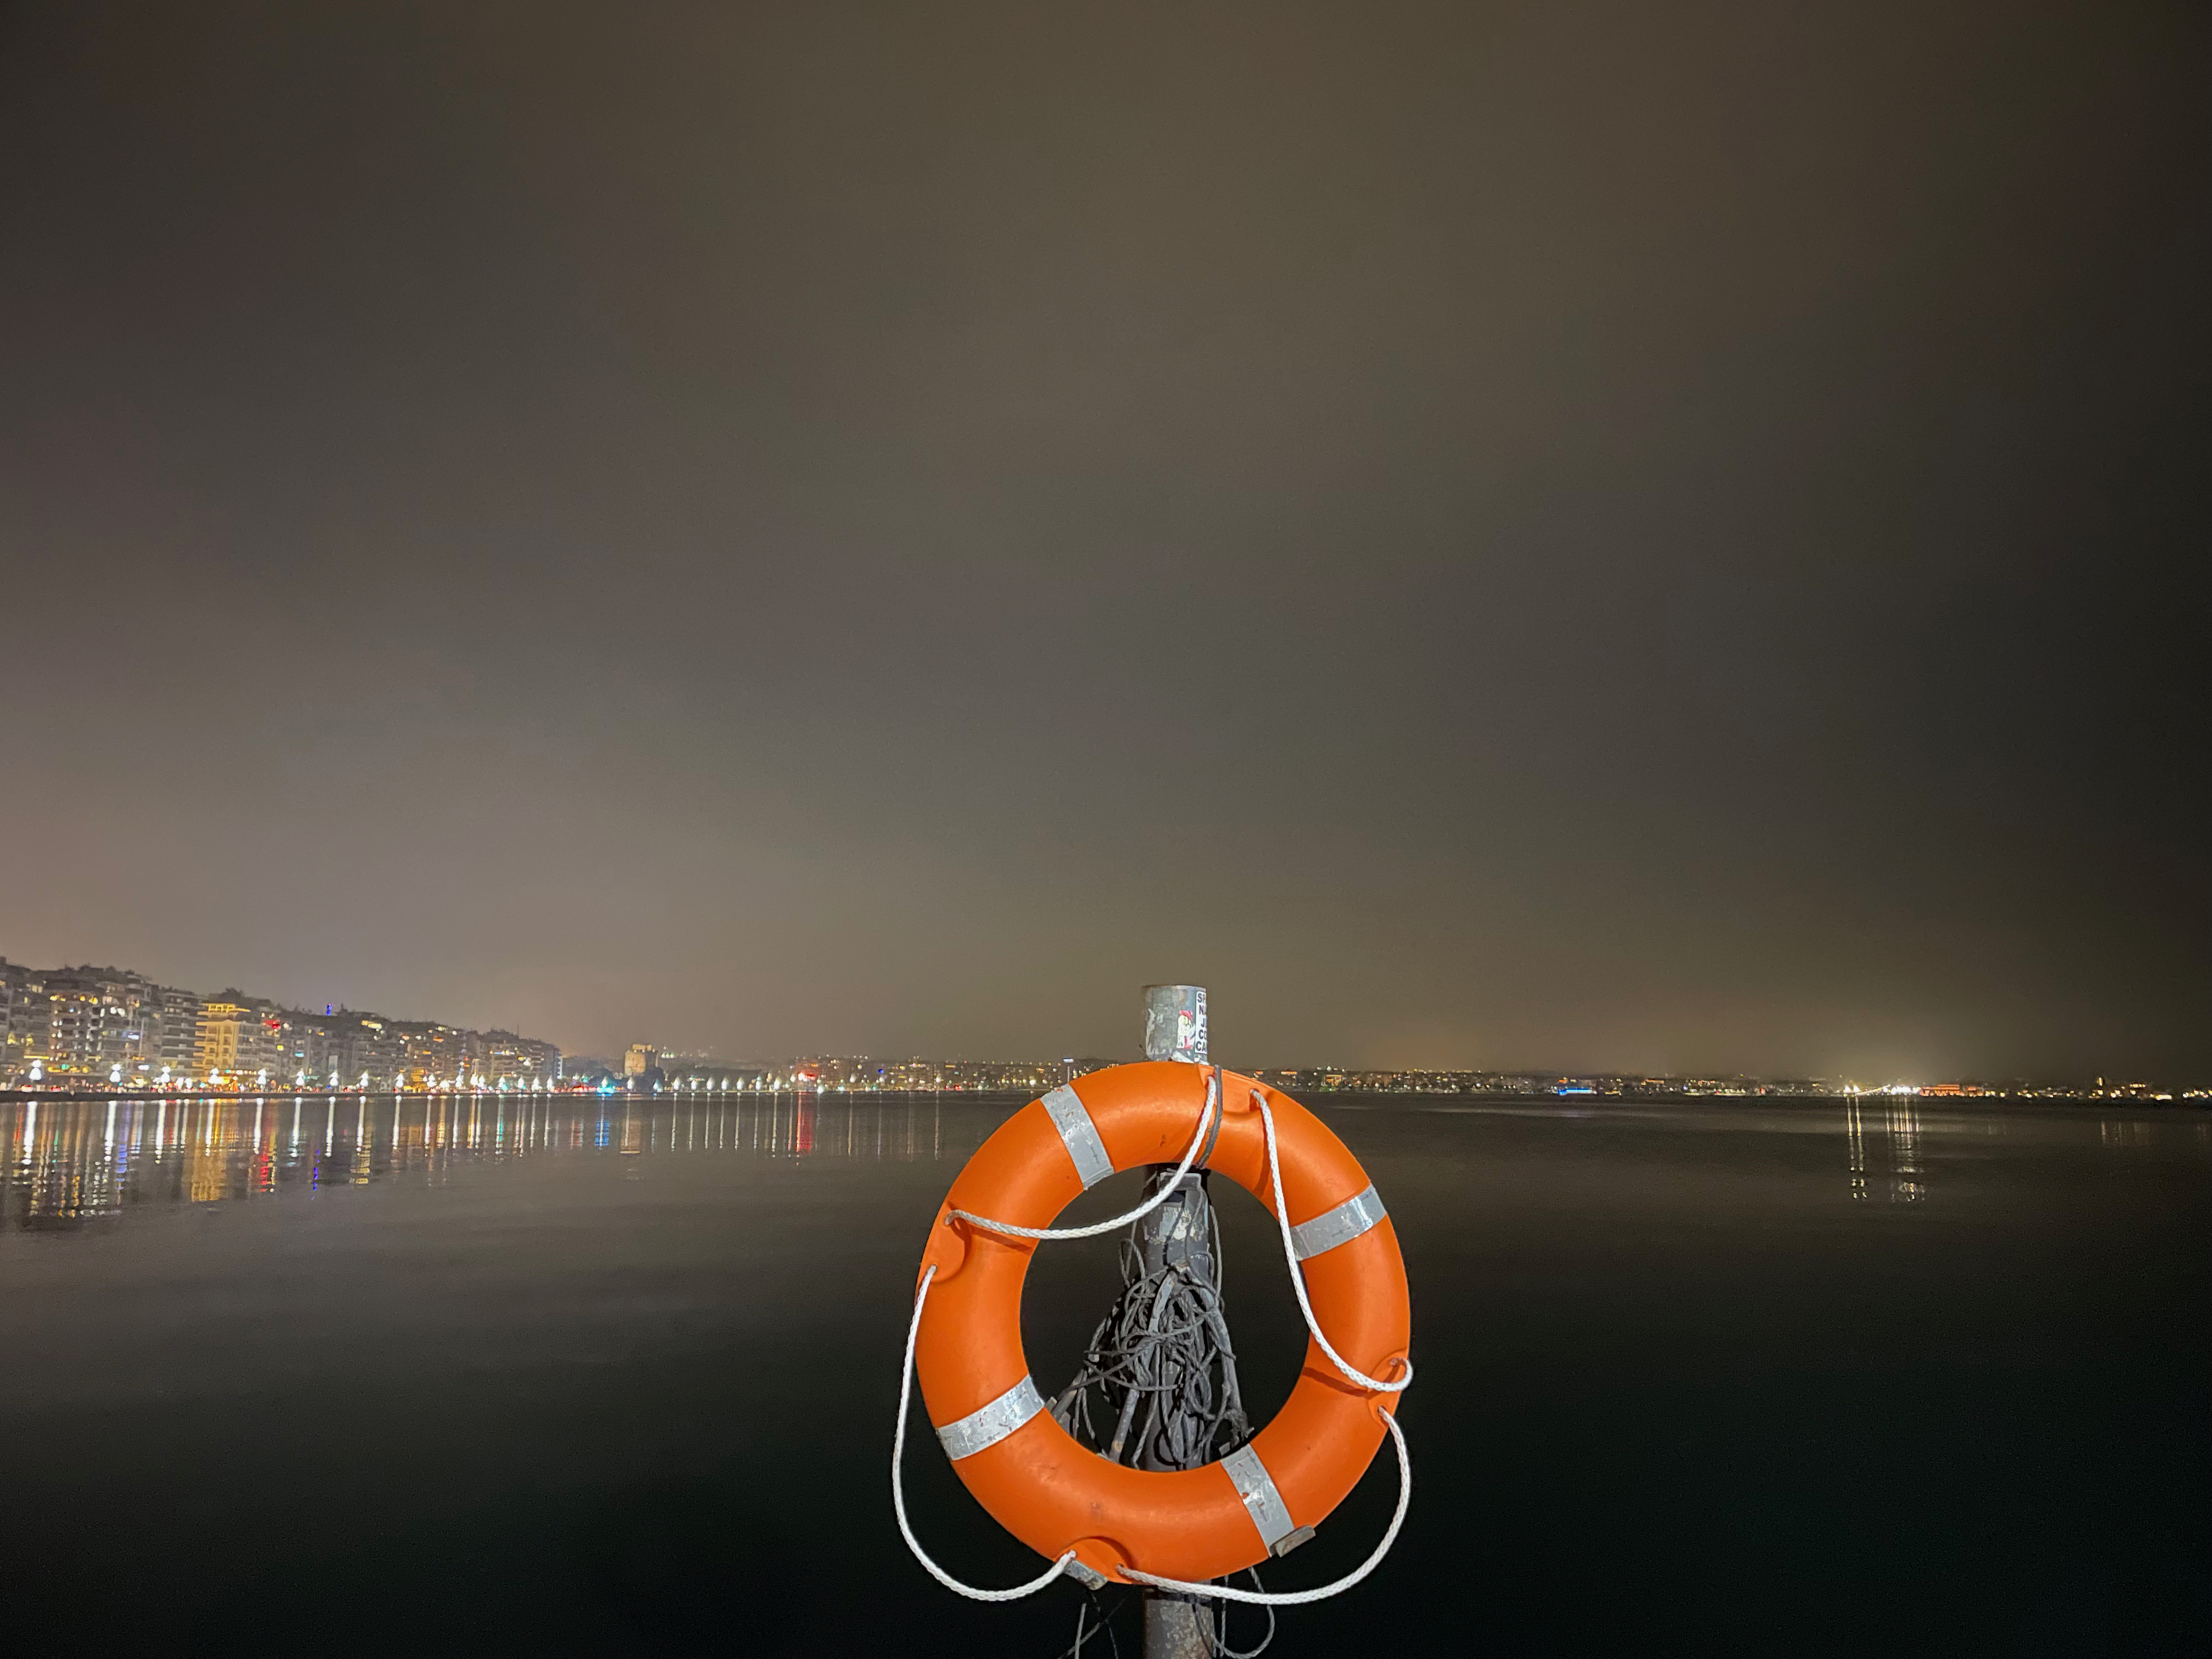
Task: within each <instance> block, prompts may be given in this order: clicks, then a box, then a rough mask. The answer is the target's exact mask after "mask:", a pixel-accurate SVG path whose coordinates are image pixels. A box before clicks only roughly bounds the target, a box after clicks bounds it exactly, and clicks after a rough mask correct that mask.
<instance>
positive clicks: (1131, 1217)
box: [951, 1074, 1221, 1238]
mask: <svg viewBox="0 0 2212 1659" xmlns="http://www.w3.org/2000/svg"><path fill="white" fill-rule="evenodd" d="M1220 1109H1221V1079H1220V1077H1219V1076H1218V1074H1216V1075H1213V1076H1209V1077H1208V1078H1207V1079H1206V1103H1205V1104H1204V1105H1202V1106H1200V1108H1199V1109H1198V1133H1195V1134H1194V1135H1193V1136H1191V1138H1190V1150H1189V1151H1188V1152H1185V1153H1184V1154H1183V1155H1182V1163H1180V1164H1176V1172H1175V1180H1174V1181H1164V1182H1160V1183H1159V1190H1158V1191H1157V1192H1155V1193H1154V1194H1152V1196H1151V1197H1150V1198H1148V1199H1146V1200H1145V1201H1144V1202H1143V1203H1142V1204H1139V1206H1137V1207H1136V1208H1135V1209H1133V1210H1132V1211H1130V1212H1129V1213H1128V1214H1127V1215H1117V1216H1115V1218H1113V1219H1112V1220H1111V1221H1102V1222H1100V1223H1099V1224H1098V1225H1097V1226H1095V1227H1017V1226H1016V1225H1014V1224H1013V1223H1012V1222H1011V1221H994V1220H992V1219H991V1218H989V1217H988V1216H981V1215H974V1214H971V1213H969V1212H968V1211H966V1210H954V1211H952V1212H951V1214H953V1215H957V1216H958V1217H959V1218H961V1219H962V1220H963V1221H965V1222H967V1223H969V1225H972V1226H977V1227H981V1228H985V1229H987V1231H991V1232H994V1233H1011V1234H1012V1236H1013V1237H1016V1238H1096V1237H1098V1235H1099V1234H1101V1233H1110V1232H1112V1231H1115V1229H1116V1228H1117V1227H1126V1226H1127V1225H1129V1224H1130V1223H1131V1222H1133V1221H1141V1220H1142V1219H1144V1218H1145V1217H1146V1216H1148V1215H1150V1214H1151V1213H1152V1212H1153V1211H1154V1210H1157V1209H1158V1208H1159V1207H1160V1206H1161V1205H1163V1204H1164V1203H1166V1202H1167V1201H1168V1199H1169V1198H1170V1196H1171V1195H1172V1194H1174V1192H1175V1189H1176V1182H1179V1181H1181V1180H1182V1178H1183V1177H1184V1176H1187V1175H1188V1174H1189V1173H1190V1166H1191V1165H1192V1164H1194V1163H1196V1162H1197V1161H1198V1153H1199V1149H1200V1147H1201V1146H1205V1145H1206V1120H1207V1118H1208V1117H1209V1116H1212V1115H1218V1114H1219V1112H1220Z"/></svg>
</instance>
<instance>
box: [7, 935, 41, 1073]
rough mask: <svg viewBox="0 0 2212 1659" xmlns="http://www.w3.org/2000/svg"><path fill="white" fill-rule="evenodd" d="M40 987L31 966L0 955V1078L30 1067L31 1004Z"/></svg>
mask: <svg viewBox="0 0 2212 1659" xmlns="http://www.w3.org/2000/svg"><path fill="white" fill-rule="evenodd" d="M43 988H44V987H43V986H42V984H41V982H40V978H39V975H37V974H36V973H35V972H33V970H32V969H28V968H26V967H24V966H23V965H22V964H21V963H15V962H10V961H9V960H8V958H7V957H0V1080H10V1079H15V1078H16V1077H19V1076H21V1074H22V1073H25V1072H27V1071H28V1070H29V1069H30V1064H31V1056H30V1030H31V1004H32V1000H33V998H34V997H36V996H37V995H38V994H40V991H41V990H42V989H43Z"/></svg>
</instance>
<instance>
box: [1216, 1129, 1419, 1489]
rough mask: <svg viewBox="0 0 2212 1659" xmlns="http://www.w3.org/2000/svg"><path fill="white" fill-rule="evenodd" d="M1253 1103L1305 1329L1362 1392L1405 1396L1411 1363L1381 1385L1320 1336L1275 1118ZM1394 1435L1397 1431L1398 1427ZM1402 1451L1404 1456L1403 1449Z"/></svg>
mask: <svg viewBox="0 0 2212 1659" xmlns="http://www.w3.org/2000/svg"><path fill="white" fill-rule="evenodd" d="M1252 1103H1253V1104H1254V1105H1255V1106H1257V1107H1258V1108H1259V1109H1260V1122H1261V1127H1264V1128H1265V1129H1266V1130H1267V1174H1268V1176H1270V1177H1271V1178H1272V1179H1273V1182H1274V1183H1275V1222H1276V1225H1278V1226H1279V1227H1280V1228H1281V1229H1282V1230H1283V1260H1284V1261H1287V1262H1289V1263H1290V1264H1291V1289H1292V1290H1294V1291H1297V1293H1298V1311H1299V1312H1300V1313H1302V1314H1304V1316H1306V1328H1307V1329H1308V1330H1310V1331H1311V1332H1312V1333H1313V1340H1315V1341H1316V1342H1318V1343H1320V1344H1321V1351H1322V1352H1323V1353H1325V1354H1327V1355H1328V1357H1329V1359H1330V1360H1331V1362H1332V1363H1334V1365H1335V1366H1336V1368H1337V1370H1340V1371H1342V1372H1343V1373H1344V1375H1345V1376H1346V1379H1347V1380H1349V1381H1351V1382H1353V1383H1358V1385H1359V1386H1360V1387H1361V1388H1363V1389H1374V1390H1375V1391H1376V1393H1377V1394H1400V1393H1402V1392H1403V1391H1404V1390H1405V1388H1406V1385H1407V1383H1411V1382H1412V1381H1413V1361H1412V1360H1410V1359H1401V1360H1398V1361H1396V1362H1395V1363H1396V1364H1399V1365H1401V1366H1402V1367H1403V1368H1404V1369H1405V1372H1406V1374H1405V1375H1404V1376H1401V1377H1400V1378H1399V1379H1398V1380H1397V1381H1396V1382H1395V1383H1379V1382H1377V1381H1376V1379H1375V1378H1373V1377H1371V1376H1368V1375H1367V1373H1366V1372H1365V1371H1362V1370H1353V1369H1352V1366H1351V1365H1350V1364H1347V1363H1346V1360H1345V1358H1344V1356H1343V1355H1342V1354H1340V1353H1339V1352H1337V1351H1336V1349H1335V1348H1334V1346H1331V1345H1330V1343H1329V1340H1328V1338H1327V1337H1325V1336H1323V1335H1322V1334H1321V1322H1320V1321H1319V1320H1317V1319H1316V1318H1315V1317H1314V1310H1313V1304H1312V1303H1310V1302H1309V1301H1307V1300H1306V1273H1305V1269H1304V1267H1301V1266H1300V1265H1299V1264H1298V1251H1297V1246H1296V1245H1295V1244H1293V1243H1291V1210H1290V1206H1288V1205H1287V1204H1285V1203H1284V1202H1283V1161H1282V1159H1281V1158H1279V1157H1277V1156H1276V1153H1275V1115H1274V1114H1273V1112H1271V1111H1269V1110H1268V1109H1267V1102H1266V1101H1265V1100H1264V1099H1262V1098H1261V1094H1260V1091H1258V1090H1257V1089H1255V1090H1254V1091H1252ZM1393 1432H1395V1427H1394V1429H1393ZM1402 1451H1403V1447H1402V1446H1401V1454H1402Z"/></svg>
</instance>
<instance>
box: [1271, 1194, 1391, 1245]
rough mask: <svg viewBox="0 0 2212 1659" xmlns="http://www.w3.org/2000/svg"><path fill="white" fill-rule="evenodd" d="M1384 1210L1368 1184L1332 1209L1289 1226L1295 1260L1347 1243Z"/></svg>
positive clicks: (1370, 1224) (1381, 1202)
mask: <svg viewBox="0 0 2212 1659" xmlns="http://www.w3.org/2000/svg"><path fill="white" fill-rule="evenodd" d="M1388 1213H1389V1212H1388V1211H1386V1210H1384V1209H1383V1200H1382V1199H1381V1198H1380V1197H1379V1196H1378V1195H1377V1194H1376V1191H1375V1189H1374V1188H1372V1187H1370V1188H1368V1189H1367V1190H1366V1191H1365V1192H1364V1193H1354V1194H1352V1196H1351V1197H1350V1198H1347V1199H1346V1200H1344V1202H1343V1203H1341V1204H1340V1205H1338V1206H1336V1207H1335V1208H1334V1209H1333V1210H1329V1211H1327V1212H1324V1213H1322V1214H1321V1215H1317V1216H1316V1217H1315V1218H1313V1219H1312V1220H1311V1221H1301V1222H1300V1223H1299V1224H1298V1225H1297V1226H1295V1227H1293V1228H1291V1247H1292V1248H1293V1249H1296V1250H1297V1253H1298V1260H1299V1261H1305V1260H1307V1259H1308V1258H1309V1257H1310V1256H1316V1255H1320V1254H1321V1253H1322V1251H1323V1250H1333V1249H1335V1248H1336V1247H1337V1246H1338V1245H1340V1244H1349V1243H1352V1240H1353V1239H1355V1238H1357V1237H1359V1235H1360V1234H1362V1233H1364V1232H1365V1231H1367V1230H1368V1229H1369V1228H1370V1227H1372V1226H1373V1225H1375V1224H1376V1222H1378V1221H1380V1220H1381V1219H1382V1218H1383V1217H1384V1216H1385V1215H1386V1214H1388Z"/></svg>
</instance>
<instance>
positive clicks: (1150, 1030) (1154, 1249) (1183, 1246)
mask: <svg viewBox="0 0 2212 1659" xmlns="http://www.w3.org/2000/svg"><path fill="white" fill-rule="evenodd" d="M1206 1050H1207V1042H1206V987H1204V986H1203V985H1147V986H1146V987H1145V1058H1146V1060H1179V1061H1182V1062H1183V1063H1185V1064H1187V1065H1193V1066H1203V1065H1205V1064H1206ZM1174 1175H1175V1166H1174V1165H1173V1164H1159V1165H1155V1166H1154V1167H1153V1170H1152V1180H1153V1181H1154V1182H1162V1181H1167V1180H1171V1179H1173V1177H1174ZM1176 1187H1177V1191H1176V1194H1175V1196H1174V1197H1172V1198H1170V1199H1169V1200H1167V1201H1166V1202H1165V1203H1164V1204H1162V1205H1161V1206H1159V1208H1158V1209H1157V1210H1154V1211H1153V1212H1152V1214H1151V1215H1150V1216H1148V1217H1146V1220H1145V1224H1144V1234H1143V1247H1144V1253H1145V1267H1146V1271H1147V1272H1152V1271H1157V1270H1158V1268H1160V1267H1162V1266H1164V1265H1165V1264H1166V1263H1168V1262H1170V1261H1182V1262H1186V1263H1188V1265H1189V1266H1190V1267H1192V1268H1194V1269H1195V1270H1197V1271H1198V1272H1200V1273H1203V1275H1204V1277H1205V1279H1206V1282H1208V1283H1209V1284H1210V1283H1212V1279H1213V1252H1212V1225H1211V1218H1210V1217H1209V1215H1208V1213H1207V1210H1206V1185H1205V1178H1204V1177H1203V1176H1201V1175H1200V1174H1199V1173H1198V1172H1197V1171H1195V1170H1194V1171H1193V1172H1192V1173H1191V1174H1189V1175H1187V1176H1184V1177H1183V1178H1182V1180H1181V1181H1180V1182H1176ZM1152 1190H1157V1188H1153V1189H1152ZM1137 1465H1138V1467H1139V1468H1148V1469H1158V1468H1173V1467H1175V1466H1174V1465H1172V1464H1170V1463H1168V1462H1165V1461H1164V1460H1163V1459H1161V1458H1160V1457H1159V1455H1158V1453H1157V1451H1156V1450H1155V1449H1154V1448H1153V1446H1152V1442H1151V1440H1150V1439H1147V1441H1146V1443H1145V1445H1144V1446H1143V1447H1142V1448H1141V1449H1139V1455H1138V1458H1137ZM1212 1652H1213V1613H1212V1608H1210V1607H1207V1606H1206V1604H1205V1603H1204V1602H1202V1601H1192V1600H1190V1599H1189V1598H1188V1597H1184V1596H1178V1595H1170V1593H1168V1592H1166V1591H1164V1590H1146V1592H1145V1659H1210V1656H1211V1655H1212Z"/></svg>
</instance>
